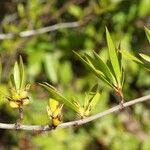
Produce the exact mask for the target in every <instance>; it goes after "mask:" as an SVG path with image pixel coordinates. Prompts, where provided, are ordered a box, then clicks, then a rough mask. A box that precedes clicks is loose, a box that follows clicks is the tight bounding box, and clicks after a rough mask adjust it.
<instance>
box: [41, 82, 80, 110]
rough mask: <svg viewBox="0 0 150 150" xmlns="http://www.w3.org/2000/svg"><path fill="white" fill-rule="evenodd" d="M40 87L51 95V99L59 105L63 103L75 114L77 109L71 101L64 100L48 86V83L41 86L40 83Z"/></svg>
mask: <svg viewBox="0 0 150 150" xmlns="http://www.w3.org/2000/svg"><path fill="white" fill-rule="evenodd" d="M40 85H41V86H43V87H44V88H45V89H47V90H48V91H49V93H50V94H51V98H53V99H55V100H57V101H59V102H61V103H64V104H65V105H66V106H68V107H69V108H71V109H73V110H74V111H76V112H77V109H76V107H75V106H74V104H73V103H72V102H71V101H69V100H68V99H66V98H65V97H64V96H62V94H61V93H60V92H59V91H57V90H56V89H55V88H54V87H53V86H52V85H50V84H48V83H43V84H42V83H40Z"/></svg>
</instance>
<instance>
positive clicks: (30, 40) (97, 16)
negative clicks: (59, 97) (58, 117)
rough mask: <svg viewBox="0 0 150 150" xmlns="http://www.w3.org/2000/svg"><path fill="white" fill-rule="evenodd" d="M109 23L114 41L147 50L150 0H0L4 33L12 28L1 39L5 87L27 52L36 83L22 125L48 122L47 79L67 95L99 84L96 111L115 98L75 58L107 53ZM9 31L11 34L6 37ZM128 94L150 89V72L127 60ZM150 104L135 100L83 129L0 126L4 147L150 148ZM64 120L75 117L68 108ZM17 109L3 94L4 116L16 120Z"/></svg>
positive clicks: (3, 88)
mask: <svg viewBox="0 0 150 150" xmlns="http://www.w3.org/2000/svg"><path fill="white" fill-rule="evenodd" d="M74 21H78V27H72V28H63V29H57V30H55V31H52V32H47V33H44V34H37V35H35V36H28V37H19V36H18V33H20V32H21V31H27V30H33V29H34V30H36V29H39V28H43V27H47V26H51V25H54V24H58V23H65V22H74ZM105 26H107V27H108V29H109V31H110V33H111V35H112V37H113V39H114V41H115V44H116V45H119V43H120V42H121V46H122V48H123V49H125V50H129V51H131V52H132V53H134V54H135V55H136V56H137V54H138V53H139V52H142V53H145V54H148V55H149V54H150V50H149V48H150V47H149V43H148V40H147V38H146V35H145V31H144V26H146V27H148V28H150V1H149V0H132V1H131V0H0V37H2V35H1V33H4V34H7V33H13V35H14V37H13V38H11V39H1V40H0V53H1V60H2V64H3V72H2V79H1V80H2V81H1V84H0V91H3V93H7V91H8V86H7V85H8V81H9V77H10V73H11V70H12V67H13V64H14V62H15V60H17V59H18V57H19V55H22V57H23V61H24V63H25V66H26V74H27V81H28V83H31V91H30V99H31V103H30V105H29V106H26V108H25V112H24V121H23V123H24V124H48V123H49V119H48V116H47V114H46V105H47V103H48V94H47V92H46V91H44V90H43V89H42V88H41V87H40V86H39V85H38V83H39V82H42V81H47V82H49V83H50V84H52V85H53V86H55V87H57V88H58V89H59V90H61V92H62V93H63V95H65V96H66V97H68V98H71V97H72V96H77V97H79V100H80V101H82V98H83V97H84V94H85V92H87V91H88V90H89V89H90V88H91V87H92V86H93V84H94V83H97V82H98V83H99V85H100V87H101V89H102V96H101V100H100V102H99V104H98V105H97V107H96V108H95V110H94V112H93V114H95V113H97V112H100V111H103V110H106V109H107V108H109V107H112V106H113V105H116V104H118V101H117V100H116V95H115V94H114V92H113V91H112V90H111V89H110V88H109V87H108V86H106V85H105V84H104V83H103V82H101V81H99V80H98V79H97V78H96V77H95V76H94V75H93V74H92V73H91V72H89V70H87V69H86V68H85V67H84V65H83V64H82V63H81V62H80V61H79V60H77V59H76V58H75V56H74V55H73V53H72V50H75V51H78V52H90V51H91V50H95V51H96V52H97V53H99V54H100V56H101V57H102V58H103V60H107V59H108V54H107V45H106V38H105ZM7 36H8V35H7ZM124 68H125V84H124V95H125V99H126V100H130V99H134V98H137V97H141V96H143V95H146V94H148V93H150V77H149V74H148V71H146V70H145V69H143V68H140V67H139V66H138V65H137V64H135V63H134V62H131V61H129V60H124ZM149 108H150V103H149V102H145V103H141V104H136V105H135V106H132V107H131V108H130V109H127V110H125V111H120V112H119V113H116V114H112V115H108V116H106V117H103V118H101V119H99V120H97V121H94V122H90V123H88V124H86V125H83V126H81V127H75V128H68V129H58V130H55V131H52V132H44V133H40V132H29V131H13V130H0V149H1V150H5V149H6V150H7V149H8V150H9V149H12V150H18V149H20V150H27V149H28V150H30V149H31V150H35V149H37V150H49V149H55V150H106V149H109V150H120V149H122V150H149V149H150V109H149ZM64 112H65V113H64V114H65V115H64V122H65V121H70V120H74V119H77V116H76V114H74V113H73V112H72V111H70V110H69V109H67V108H65V110H64ZM17 114H18V112H17V110H14V109H12V108H10V107H9V106H8V103H7V100H6V99H5V98H4V95H3V94H1V99H0V122H3V123H4V122H5V123H14V122H15V121H16V119H17Z"/></svg>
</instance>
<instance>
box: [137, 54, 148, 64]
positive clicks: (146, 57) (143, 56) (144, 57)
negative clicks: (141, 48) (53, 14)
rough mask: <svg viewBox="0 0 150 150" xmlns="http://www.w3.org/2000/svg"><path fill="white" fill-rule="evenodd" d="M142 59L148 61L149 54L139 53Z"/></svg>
mask: <svg viewBox="0 0 150 150" xmlns="http://www.w3.org/2000/svg"><path fill="white" fill-rule="evenodd" d="M139 55H140V56H141V57H142V58H143V59H144V60H146V61H148V62H150V56H148V55H145V54H142V53H140V54H139Z"/></svg>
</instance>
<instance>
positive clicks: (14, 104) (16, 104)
mask: <svg viewBox="0 0 150 150" xmlns="http://www.w3.org/2000/svg"><path fill="white" fill-rule="evenodd" d="M9 105H10V107H12V108H18V107H19V105H18V103H17V102H14V101H10V102H9Z"/></svg>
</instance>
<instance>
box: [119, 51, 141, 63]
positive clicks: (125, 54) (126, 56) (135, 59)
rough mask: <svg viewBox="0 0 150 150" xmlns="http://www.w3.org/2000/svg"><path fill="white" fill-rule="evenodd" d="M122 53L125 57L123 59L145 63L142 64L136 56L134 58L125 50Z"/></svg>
mask: <svg viewBox="0 0 150 150" xmlns="http://www.w3.org/2000/svg"><path fill="white" fill-rule="evenodd" d="M120 52H121V53H122V56H123V57H125V58H127V59H130V60H132V61H135V62H137V63H140V64H143V62H142V61H141V60H140V59H138V58H137V57H135V56H134V55H133V54H131V53H130V52H128V51H125V50H121V51H120Z"/></svg>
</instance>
